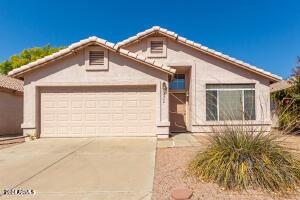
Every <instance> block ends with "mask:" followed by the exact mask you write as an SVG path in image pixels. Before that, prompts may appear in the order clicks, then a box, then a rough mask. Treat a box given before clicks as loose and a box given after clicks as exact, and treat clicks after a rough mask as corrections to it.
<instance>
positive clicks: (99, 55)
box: [89, 51, 104, 65]
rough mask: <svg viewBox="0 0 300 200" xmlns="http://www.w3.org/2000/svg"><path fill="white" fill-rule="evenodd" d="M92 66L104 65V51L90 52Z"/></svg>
mask: <svg viewBox="0 0 300 200" xmlns="http://www.w3.org/2000/svg"><path fill="white" fill-rule="evenodd" d="M89 61H90V65H104V51H90V53H89Z"/></svg>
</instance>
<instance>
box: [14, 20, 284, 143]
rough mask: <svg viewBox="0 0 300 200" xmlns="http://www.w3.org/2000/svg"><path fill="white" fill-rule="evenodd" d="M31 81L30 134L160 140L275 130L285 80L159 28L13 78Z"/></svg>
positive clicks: (67, 52)
mask: <svg viewBox="0 0 300 200" xmlns="http://www.w3.org/2000/svg"><path fill="white" fill-rule="evenodd" d="M9 75H10V76H11V77H15V78H19V79H22V80H24V122H23V124H22V128H23V133H24V134H38V136H40V137H88V136H157V137H161V138H164V137H168V136H169V134H170V132H193V133H200V132H204V133H205V132H209V131H211V127H214V126H222V125H224V124H226V123H228V121H230V123H231V124H233V125H242V124H244V122H248V125H251V126H264V127H270V125H271V119H270V88H269V86H270V84H272V83H275V82H277V81H279V80H281V78H280V77H279V76H276V75H274V74H271V73H270V72H266V71H264V70H262V69H259V68H257V67H255V66H252V65H250V64H247V63H245V62H243V61H240V60H237V59H235V58H232V57H230V56H228V55H224V54H222V53H220V52H217V51H215V50H212V49H209V48H208V47H205V46H203V45H201V44H198V43H196V42H193V41H190V40H188V39H186V38H184V37H181V36H179V35H178V34H176V33H174V32H171V31H169V30H166V29H164V28H160V27H158V26H154V27H152V28H150V29H148V30H145V31H144V32H141V33H138V34H137V35H135V36H133V37H130V38H128V39H126V40H124V41H122V42H119V43H117V44H113V43H111V42H108V41H106V40H103V39H100V38H97V37H95V36H94V37H89V38H87V39H84V40H81V41H79V42H77V43H74V44H71V45H70V46H68V47H67V48H65V49H63V50H61V51H59V52H57V53H54V54H52V55H50V56H47V57H45V58H42V59H39V60H37V61H35V62H32V63H30V64H27V65H25V66H22V67H20V68H18V69H15V70H12V71H11V72H10V73H9Z"/></svg>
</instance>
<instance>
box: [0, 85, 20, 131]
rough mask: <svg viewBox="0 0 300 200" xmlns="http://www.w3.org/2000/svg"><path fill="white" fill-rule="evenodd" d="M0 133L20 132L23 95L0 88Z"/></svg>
mask: <svg viewBox="0 0 300 200" xmlns="http://www.w3.org/2000/svg"><path fill="white" fill-rule="evenodd" d="M0 114H1V117H0V135H10V134H13V135H15V134H20V133H22V129H21V124H22V121H23V95H22V94H21V93H13V92H12V91H11V90H8V89H0Z"/></svg>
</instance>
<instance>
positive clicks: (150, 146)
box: [0, 138, 156, 200]
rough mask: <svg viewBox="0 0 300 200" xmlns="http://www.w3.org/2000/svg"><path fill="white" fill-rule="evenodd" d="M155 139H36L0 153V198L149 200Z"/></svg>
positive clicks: (153, 165) (152, 176)
mask: <svg viewBox="0 0 300 200" xmlns="http://www.w3.org/2000/svg"><path fill="white" fill-rule="evenodd" d="M155 150H156V139H155V138H90V139H88V138H84V139H83V138H72V139H70V138H69V139H67V138H59V139H39V140H35V141H31V142H26V143H24V144H20V145H17V146H13V147H10V148H7V149H2V150H0V190H1V193H3V191H4V190H5V189H11V188H15V189H22V190H26V189H29V190H31V189H32V190H34V191H35V193H36V194H34V195H23V196H20V195H2V196H0V199H21V198H22V199H51V200H52V199H64V200H67V199H72V200H75V199H89V200H91V199H105V200H110V199H118V200H120V199H126V200H130V199H151V192H152V186H153V178H154V167H155Z"/></svg>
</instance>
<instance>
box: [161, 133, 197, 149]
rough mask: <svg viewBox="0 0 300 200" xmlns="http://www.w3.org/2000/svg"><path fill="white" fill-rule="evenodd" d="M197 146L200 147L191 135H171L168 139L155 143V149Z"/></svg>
mask: <svg viewBox="0 0 300 200" xmlns="http://www.w3.org/2000/svg"><path fill="white" fill-rule="evenodd" d="M198 146H201V144H200V143H199V141H198V140H197V139H196V138H195V136H194V135H192V134H191V133H179V134H173V135H172V136H171V137H170V138H168V139H160V140H158V141H157V148H172V147H198Z"/></svg>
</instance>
